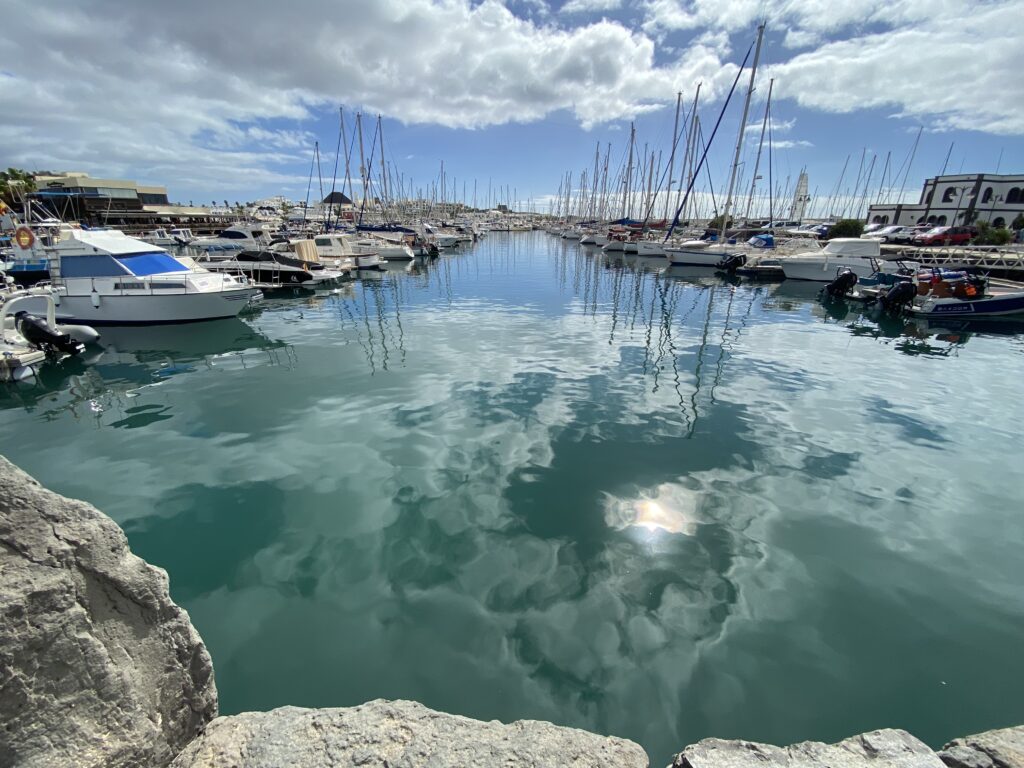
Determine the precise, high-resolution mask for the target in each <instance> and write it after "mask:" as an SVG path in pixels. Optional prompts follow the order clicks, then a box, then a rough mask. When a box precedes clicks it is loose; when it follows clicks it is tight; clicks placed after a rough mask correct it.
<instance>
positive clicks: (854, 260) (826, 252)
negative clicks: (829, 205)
mask: <svg viewBox="0 0 1024 768" xmlns="http://www.w3.org/2000/svg"><path fill="white" fill-rule="evenodd" d="M779 266H781V267H782V272H783V274H785V276H786V279H787V280H814V281H817V282H819V283H827V282H830V281H832V280H834V279H835V277H836V274H837V272H839V271H842V270H844V269H848V270H850V271H851V272H853V273H854V274H856V275H857V277H868V276H870V275H873V274H874V273H876V272H882V273H885V274H897V273H899V272H900V271H901V270H903V269H908V268H909V269H912V270H913V269H916V268H917V264H916V263H914V262H893V261H883V260H882V258H881V249H880V247H879V242H878V241H877V240H861V239H860V238H859V237H837V238H836V239H835V240H829V241H828V244H827V245H826V246H825V247H824V248H822V249H821V250H817V251H806V252H804V253H796V254H793V255H792V256H781V257H780V258H779Z"/></svg>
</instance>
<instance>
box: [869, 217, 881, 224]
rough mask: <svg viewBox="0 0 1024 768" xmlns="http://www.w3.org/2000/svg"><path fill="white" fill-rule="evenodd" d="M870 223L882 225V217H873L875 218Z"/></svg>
mask: <svg viewBox="0 0 1024 768" xmlns="http://www.w3.org/2000/svg"><path fill="white" fill-rule="evenodd" d="M871 223H872V224H881V223H882V217H881V216H875V218H873V219H872V220H871Z"/></svg>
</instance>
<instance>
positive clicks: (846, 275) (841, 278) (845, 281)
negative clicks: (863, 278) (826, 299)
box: [825, 269, 857, 299]
mask: <svg viewBox="0 0 1024 768" xmlns="http://www.w3.org/2000/svg"><path fill="white" fill-rule="evenodd" d="M856 284H857V274H856V273H855V272H853V271H852V270H849V269H844V270H843V271H842V272H840V273H839V274H838V275H836V279H835V280H833V281H832V282H831V283H829V284H828V285H826V286H825V292H826V293H827V294H828V295H829V296H831V297H832V298H833V299H841V298H842V297H843V296H845V295H846V294H848V293H849V292H850V291H852V290H853V286H855V285H856Z"/></svg>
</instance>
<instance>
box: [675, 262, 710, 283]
mask: <svg viewBox="0 0 1024 768" xmlns="http://www.w3.org/2000/svg"><path fill="white" fill-rule="evenodd" d="M665 274H666V275H668V276H669V277H675V278H678V279H680V280H705V279H707V278H714V280H715V282H716V283H717V282H720V280H719V278H718V270H716V269H715V267H713V266H712V267H697V266H684V265H680V264H673V265H672V266H670V267H668V268H667V269H666V270H665Z"/></svg>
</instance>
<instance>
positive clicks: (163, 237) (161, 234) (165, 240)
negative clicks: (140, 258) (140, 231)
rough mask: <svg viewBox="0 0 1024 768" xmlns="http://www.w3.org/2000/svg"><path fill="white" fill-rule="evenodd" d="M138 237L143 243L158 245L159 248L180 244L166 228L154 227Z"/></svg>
mask: <svg viewBox="0 0 1024 768" xmlns="http://www.w3.org/2000/svg"><path fill="white" fill-rule="evenodd" d="M139 239H140V240H141V241H142V242H144V243H149V244H150V245H158V246H160V247H161V248H171V247H173V246H176V245H180V244H181V243H179V242H178V241H177V240H176V239H175V238H174V237H173V236H172V235H171V233H170V232H168V231H167V230H166V229H154V230H152V231H151V232H147V233H146V234H144V235H142V237H140V238H139Z"/></svg>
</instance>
